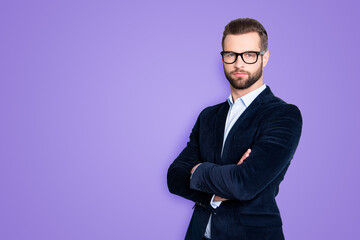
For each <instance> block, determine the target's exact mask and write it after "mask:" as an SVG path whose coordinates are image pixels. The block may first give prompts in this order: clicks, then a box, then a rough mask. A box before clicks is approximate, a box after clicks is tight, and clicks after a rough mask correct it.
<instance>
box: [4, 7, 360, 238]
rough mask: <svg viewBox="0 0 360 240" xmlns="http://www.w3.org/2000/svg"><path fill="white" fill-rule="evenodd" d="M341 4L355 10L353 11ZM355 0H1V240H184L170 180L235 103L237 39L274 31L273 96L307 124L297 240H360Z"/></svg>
mask: <svg viewBox="0 0 360 240" xmlns="http://www.w3.org/2000/svg"><path fill="white" fill-rule="evenodd" d="M340 3H341V4H340ZM358 9H359V4H357V3H356V1H348V0H347V1H339V3H334V2H331V1H310V0H305V1H239V0H237V1H184V0H182V1H177V2H175V1H165V0H164V1H131V2H130V1H7V2H5V1H2V2H1V4H0V31H1V32H0V36H1V38H0V43H1V45H0V67H1V70H0V113H1V116H0V141H1V142H0V161H1V162H0V193H1V198H0V239H6V240H13V239H36V240H45V239H46V240H48V239H56V240H63V239H69V240H70V239H74V240H75V239H76V240H78V239H87V240H94V239H183V238H184V235H185V232H186V228H187V225H188V223H189V220H190V217H191V213H192V209H191V207H192V206H193V204H192V203H191V202H190V201H188V200H185V199H182V198H180V197H178V196H175V195H172V194H170V193H169V192H168V190H167V185H166V172H167V168H168V166H169V165H170V163H171V162H172V161H173V160H174V158H175V157H176V156H177V155H178V154H179V152H180V151H181V150H182V148H183V147H184V146H185V144H186V141H187V140H188V136H189V133H190V130H191V128H192V126H193V124H194V123H195V120H196V117H197V116H198V114H199V112H200V111H201V110H202V109H203V108H205V107H206V106H209V105H213V104H216V103H219V102H221V101H224V100H225V99H226V98H227V97H228V95H229V87H228V83H227V80H226V79H225V77H224V75H223V70H222V65H221V60H220V55H219V52H220V51H221V45H220V42H221V37H222V31H223V28H224V26H225V25H226V24H227V23H228V22H229V21H230V20H232V19H235V18H238V17H252V18H256V19H258V20H259V21H260V22H262V23H263V24H264V26H265V28H266V29H267V31H268V33H269V51H270V62H269V64H268V65H267V67H266V68H265V72H264V74H265V75H264V82H265V83H266V84H268V85H269V86H270V87H271V89H272V90H273V92H274V93H275V94H276V95H277V96H279V97H281V98H282V99H284V100H285V101H287V102H290V103H294V104H296V105H297V106H298V107H299V108H300V109H301V111H302V114H303V120H304V126H303V135H302V138H301V141H300V145H299V147H298V150H297V152H296V154H295V157H294V159H293V162H292V165H291V166H290V168H289V170H288V173H287V175H286V177H285V180H284V181H283V183H282V184H281V187H280V193H279V195H278V197H277V201H278V204H279V207H280V211H281V214H282V217H283V222H284V232H285V236H286V238H287V239H291V240H297V239H299V240H303V239H357V238H358V235H359V231H358V225H359V222H360V221H359V220H360V217H359V216H360V207H359V202H360V199H359V198H360V190H359V187H358V186H357V185H358V183H359V180H360V178H359V173H358V171H359V170H360V163H359V155H360V150H359V149H360V148H359V143H358V138H359V134H360V128H359V121H360V119H359V118H360V116H359V115H360V114H359V106H358V105H359V103H360V101H359V100H360V97H359V95H358V89H359V87H360V86H359V80H358V78H359V77H358V69H359V67H358V65H359V64H358V63H359V61H358V59H359V55H360V54H359V53H360V50H359V46H358V45H359V42H360V33H359V25H358V23H359V21H360V17H358Z"/></svg>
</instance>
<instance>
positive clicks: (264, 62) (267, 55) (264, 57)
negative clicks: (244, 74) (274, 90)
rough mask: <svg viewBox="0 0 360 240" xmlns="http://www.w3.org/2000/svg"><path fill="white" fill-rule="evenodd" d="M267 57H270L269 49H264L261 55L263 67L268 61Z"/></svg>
mask: <svg viewBox="0 0 360 240" xmlns="http://www.w3.org/2000/svg"><path fill="white" fill-rule="evenodd" d="M269 57H270V53H269V51H266V52H265V53H264V55H263V67H265V66H266V64H267V63H268V61H269Z"/></svg>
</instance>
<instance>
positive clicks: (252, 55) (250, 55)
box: [245, 53, 256, 58]
mask: <svg viewBox="0 0 360 240" xmlns="http://www.w3.org/2000/svg"><path fill="white" fill-rule="evenodd" d="M255 55H256V54H255V53H245V57H249V58H252V57H255Z"/></svg>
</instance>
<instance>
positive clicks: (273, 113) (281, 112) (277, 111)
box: [262, 96, 302, 124]
mask: <svg viewBox="0 0 360 240" xmlns="http://www.w3.org/2000/svg"><path fill="white" fill-rule="evenodd" d="M262 112H263V116H264V118H265V119H269V120H270V119H279V118H292V119H293V120H294V121H297V122H299V123H300V124H302V116H301V111H300V109H299V108H298V107H297V106H296V105H294V104H290V103H287V102H285V101H284V100H282V99H281V98H279V97H276V96H274V97H272V98H271V99H270V100H269V101H267V102H265V103H264V104H263V111H262Z"/></svg>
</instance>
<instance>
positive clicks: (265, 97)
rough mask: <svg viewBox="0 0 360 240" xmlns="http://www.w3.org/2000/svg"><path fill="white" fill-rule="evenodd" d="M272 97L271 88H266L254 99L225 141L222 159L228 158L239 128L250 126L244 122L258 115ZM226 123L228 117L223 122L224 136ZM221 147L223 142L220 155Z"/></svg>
mask: <svg viewBox="0 0 360 240" xmlns="http://www.w3.org/2000/svg"><path fill="white" fill-rule="evenodd" d="M272 97H274V94H273V93H272V92H271V90H270V88H269V86H266V88H265V89H264V91H262V92H261V93H260V94H259V95H258V96H257V97H256V98H255V99H254V101H253V102H252V103H251V104H250V106H249V107H247V108H246V109H245V111H244V112H243V113H242V114H241V116H240V117H239V118H238V119H237V121H236V122H235V124H234V126H233V127H232V128H231V129H230V132H229V134H228V136H227V137H226V140H225V143H224V149H223V152H224V153H223V155H222V156H221V159H222V158H226V153H227V152H228V148H229V147H230V145H231V144H230V143H231V140H232V139H233V136H234V134H235V133H236V132H237V130H238V129H239V127H240V126H242V125H245V126H248V124H244V122H245V121H247V120H250V119H251V117H253V116H254V115H257V111H258V110H259V109H260V106H261V105H263V104H264V103H265V102H267V101H269V100H270V99H271V98H272ZM228 108H229V106H228ZM225 121H226V116H225V120H224V122H223V125H224V126H223V127H222V134H223V135H224V128H225ZM218 131H219V130H217V132H218ZM222 139H223V138H222ZM217 145H218V144H217ZM221 146H222V142H221V145H220V151H219V155H220V154H221Z"/></svg>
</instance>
